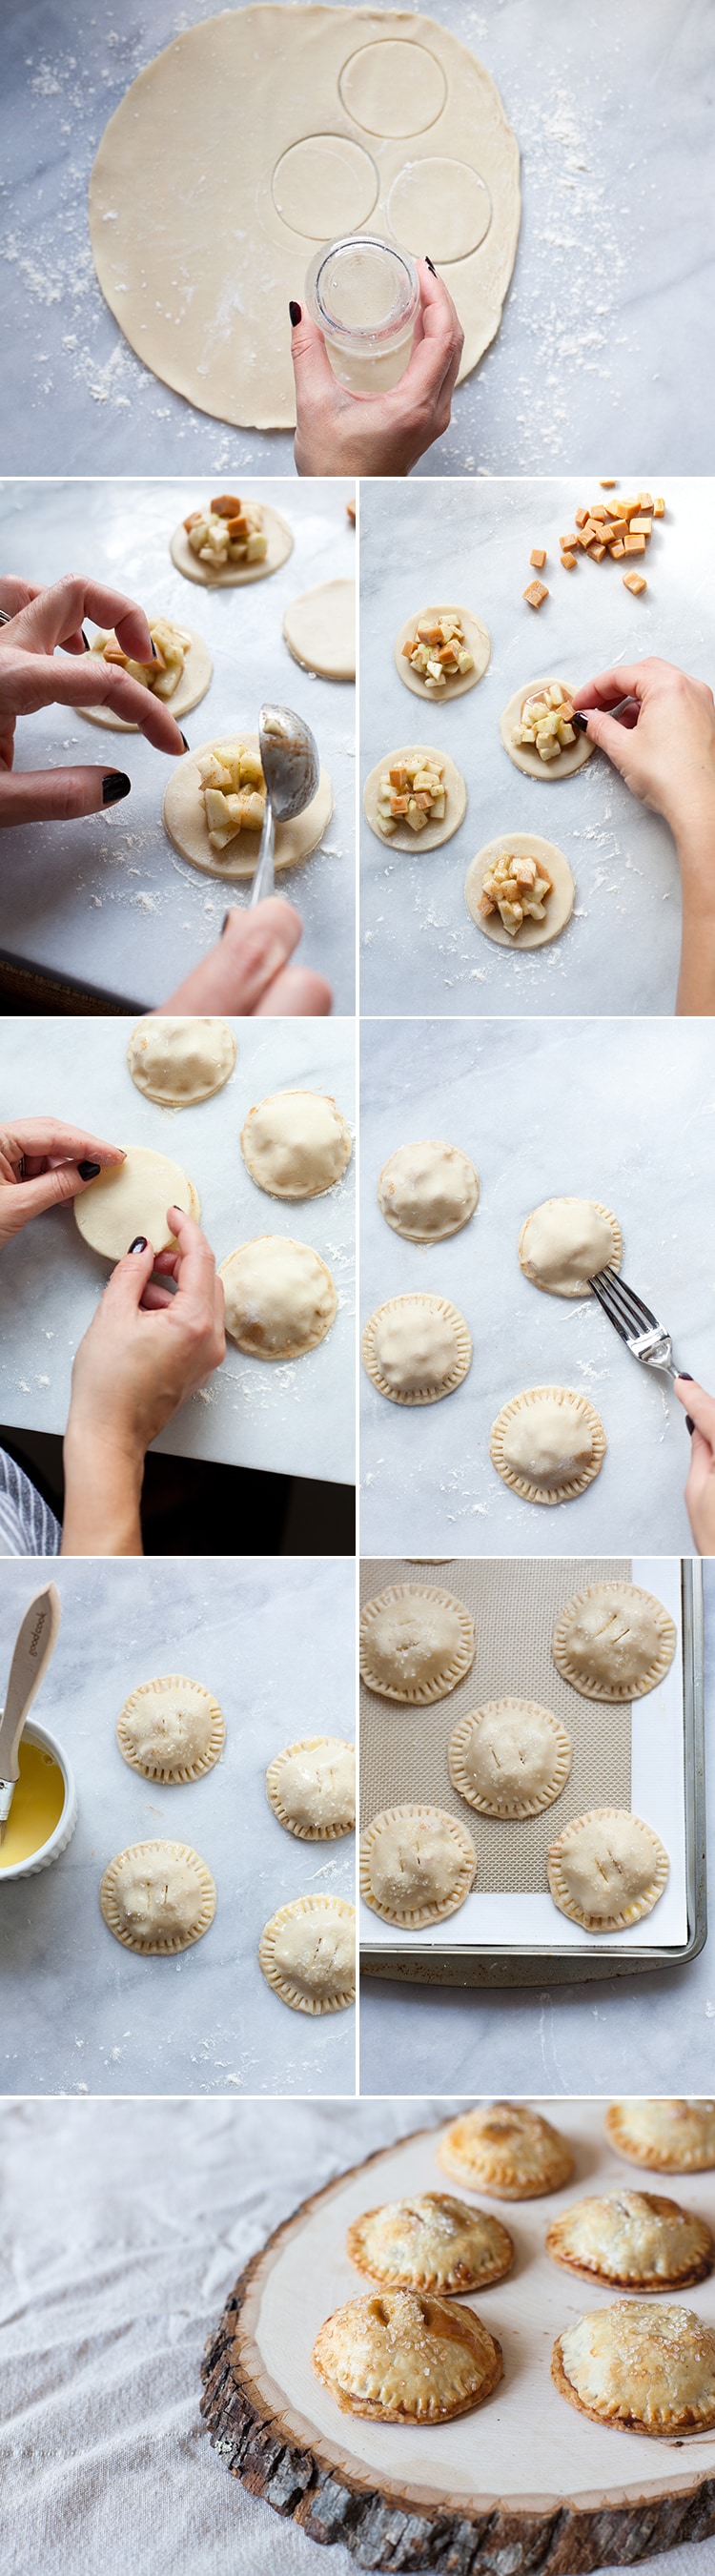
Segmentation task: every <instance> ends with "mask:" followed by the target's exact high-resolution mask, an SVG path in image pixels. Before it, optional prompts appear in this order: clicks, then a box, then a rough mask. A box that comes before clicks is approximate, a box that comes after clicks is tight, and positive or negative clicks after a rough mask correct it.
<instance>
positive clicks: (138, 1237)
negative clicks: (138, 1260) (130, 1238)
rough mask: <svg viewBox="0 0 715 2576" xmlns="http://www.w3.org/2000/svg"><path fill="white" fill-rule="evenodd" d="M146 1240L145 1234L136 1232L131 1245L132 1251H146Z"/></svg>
mask: <svg viewBox="0 0 715 2576" xmlns="http://www.w3.org/2000/svg"><path fill="white" fill-rule="evenodd" d="M146 1242H147V1239H146V1235H145V1234H135V1237H134V1242H133V1243H130V1246H129V1250H130V1252H146Z"/></svg>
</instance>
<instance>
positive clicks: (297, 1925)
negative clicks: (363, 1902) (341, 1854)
mask: <svg viewBox="0 0 715 2576" xmlns="http://www.w3.org/2000/svg"><path fill="white" fill-rule="evenodd" d="M258 1964H259V1967H261V1968H262V1970H263V1974H264V1977H265V1979H266V1983H267V1985H269V1986H272V1987H273V1992H274V1994H276V1995H280V1999H281V2003H283V2004H289V2005H290V2008H291V2011H292V2012H302V2013H329V2012H343V2011H344V2010H345V2007H346V2005H347V2004H352V2003H354V2002H355V1907H354V1905H348V1904H347V1902H346V1899H345V1898H344V1897H342V1896H295V1897H294V1898H293V1900H292V1903H290V1904H288V1905H281V1906H279V1908H278V1913H277V1914H272V1915H271V1920H270V1923H267V1924H266V1927H265V1931H264V1932H262V1934H261V1938H260V1942H259V1945H258Z"/></svg>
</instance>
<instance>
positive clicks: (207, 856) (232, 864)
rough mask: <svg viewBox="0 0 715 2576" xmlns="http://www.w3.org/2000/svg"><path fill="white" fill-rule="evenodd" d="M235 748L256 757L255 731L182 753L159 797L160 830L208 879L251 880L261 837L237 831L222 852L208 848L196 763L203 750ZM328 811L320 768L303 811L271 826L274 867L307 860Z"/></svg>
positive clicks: (329, 805)
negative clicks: (161, 800) (161, 807)
mask: <svg viewBox="0 0 715 2576" xmlns="http://www.w3.org/2000/svg"><path fill="white" fill-rule="evenodd" d="M237 744H240V745H241V748H242V749H243V750H245V751H252V752H255V753H256V754H257V755H258V756H259V757H260V743H259V739H258V735H257V733H250V732H248V731H246V732H244V731H243V729H242V728H239V729H237V731H236V733H235V734H231V735H230V736H228V735H224V736H222V738H221V740H220V741H215V740H214V741H213V742H202V743H200V744H199V748H198V751H196V752H193V753H189V754H187V755H186V757H185V758H184V759H183V760H180V761H179V764H178V767H177V768H176V769H174V770H172V773H171V777H170V779H169V784H168V787H167V789H166V793H165V796H164V823H165V827H166V830H167V832H168V835H169V840H170V841H173V844H174V848H175V850H178V851H179V855H180V857H181V858H182V859H188V860H189V862H190V864H191V866H192V867H194V868H203V869H205V871H206V874H207V875H208V876H211V877H227V878H231V879H233V880H238V879H239V878H241V877H245V878H249V877H253V876H255V873H256V867H257V863H258V852H259V849H260V845H261V835H260V832H238V833H237V834H236V838H235V840H232V841H229V842H228V845H227V848H226V849H225V850H214V849H212V846H211V842H210V840H209V832H208V824H207V821H206V815H205V813H204V807H203V802H202V798H201V793H200V789H201V772H200V769H199V760H200V759H203V756H204V753H205V752H207V751H214V752H217V753H218V755H219V757H220V754H221V752H222V751H235V750H236V746H237ZM332 811H333V791H332V787H331V784H330V779H329V777H328V774H327V770H325V769H321V772H320V781H319V784H318V787H317V789H316V793H315V795H314V796H313V797H312V798H311V802H310V804H309V805H306V807H305V812H304V813H303V814H295V815H294V816H293V818H292V820H291V821H290V822H288V823H277V824H276V839H275V851H274V864H275V866H276V868H278V869H281V868H294V867H297V866H298V864H299V862H300V860H301V859H307V858H309V857H310V853H311V851H312V850H316V849H317V847H318V843H319V842H320V841H322V837H323V833H324V832H325V831H326V830H327V826H328V824H329V822H330V817H331V814H332Z"/></svg>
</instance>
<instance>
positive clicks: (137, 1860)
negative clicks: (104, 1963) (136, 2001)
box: [99, 1842, 216, 1958]
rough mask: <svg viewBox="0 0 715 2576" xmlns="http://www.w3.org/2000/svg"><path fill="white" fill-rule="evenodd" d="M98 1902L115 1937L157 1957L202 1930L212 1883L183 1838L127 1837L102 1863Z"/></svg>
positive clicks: (182, 1946)
mask: <svg viewBox="0 0 715 2576" xmlns="http://www.w3.org/2000/svg"><path fill="white" fill-rule="evenodd" d="M99 1902H100V1905H101V1908H102V1913H103V1915H104V1920H105V1923H106V1925H107V1928H108V1930H109V1931H110V1932H113V1933H114V1938H115V1941H121V1942H122V1943H123V1946H124V1949H125V1950H138V1951H139V1952H140V1953H142V1954H143V1955H144V1957H147V1958H161V1957H164V1956H166V1955H167V1954H169V1953H172V1952H174V1951H176V1950H189V1949H190V1948H191V1946H192V1943H193V1942H194V1941H200V1940H201V1938H202V1934H203V1933H204V1932H208V1928H209V1924H210V1923H213V1919H214V1914H215V1912H216V1889H215V1886H214V1882H213V1879H212V1876H211V1871H210V1869H207V1867H206V1862H205V1861H203V1860H200V1859H199V1855H198V1852H195V1851H192V1850H191V1848H190V1845H189V1844H188V1843H168V1842H151V1843H131V1844H130V1845H129V1846H128V1848H127V1850H126V1851H123V1852H118V1853H117V1857H116V1860H112V1861H110V1863H109V1868H108V1869H105V1872H104V1877H103V1879H102V1884H101V1887H100V1891H99Z"/></svg>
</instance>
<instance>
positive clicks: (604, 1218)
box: [519, 1199, 623, 1297]
mask: <svg viewBox="0 0 715 2576" xmlns="http://www.w3.org/2000/svg"><path fill="white" fill-rule="evenodd" d="M519 1260H520V1263H521V1267H522V1270H523V1272H524V1276H525V1278H526V1279H532V1280H533V1283H534V1287H535V1288H544V1289H546V1290H547V1291H548V1292H549V1294H550V1295H551V1296H552V1297H591V1296H592V1295H593V1290H592V1288H591V1285H590V1282H591V1280H592V1279H593V1278H595V1277H596V1275H597V1272H598V1271H599V1270H609V1269H610V1270H620V1266H621V1262H622V1260H623V1236H622V1233H621V1229H620V1226H619V1223H618V1218H617V1217H615V1216H613V1214H612V1211H611V1209H610V1208H607V1207H602V1205H601V1201H600V1199H542V1202H541V1206H540V1207H537V1208H532V1212H531V1215H530V1216H527V1217H526V1218H525V1220H524V1224H523V1226H522V1229H521V1233H520V1236H519Z"/></svg>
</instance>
